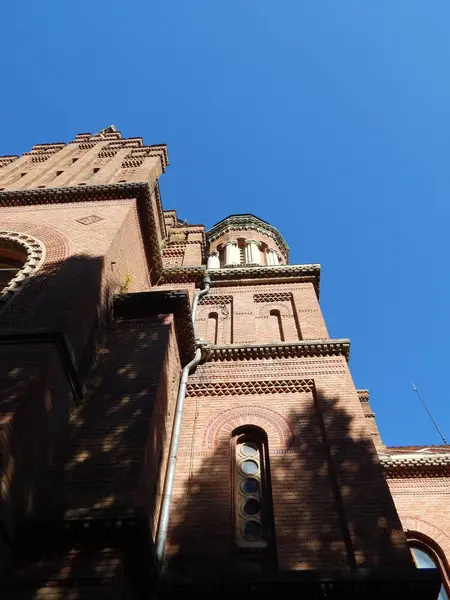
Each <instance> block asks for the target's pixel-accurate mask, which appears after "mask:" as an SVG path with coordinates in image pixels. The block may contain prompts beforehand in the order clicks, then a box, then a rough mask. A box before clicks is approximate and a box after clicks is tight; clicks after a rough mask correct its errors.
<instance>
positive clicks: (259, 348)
mask: <svg viewBox="0 0 450 600" xmlns="http://www.w3.org/2000/svg"><path fill="white" fill-rule="evenodd" d="M207 352H208V357H209V360H212V361H223V360H242V359H248V358H293V357H310V356H344V357H345V359H346V360H347V361H348V358H349V353H350V341H349V340H345V339H344V340H303V341H301V342H295V343H292V342H281V343H279V344H248V345H238V344H234V345H232V346H231V345H230V346H210V347H209V348H208V350H207Z"/></svg>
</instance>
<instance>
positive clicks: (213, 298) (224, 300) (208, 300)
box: [198, 294, 233, 306]
mask: <svg viewBox="0 0 450 600" xmlns="http://www.w3.org/2000/svg"><path fill="white" fill-rule="evenodd" d="M230 302H233V296H222V295H221V294H208V295H207V296H203V298H202V299H201V300H200V302H199V303H198V305H199V306H217V305H218V304H229V303H230Z"/></svg>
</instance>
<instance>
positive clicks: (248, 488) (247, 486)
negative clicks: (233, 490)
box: [241, 477, 259, 494]
mask: <svg viewBox="0 0 450 600" xmlns="http://www.w3.org/2000/svg"><path fill="white" fill-rule="evenodd" d="M241 490H242V491H243V492H244V494H257V493H258V491H259V483H258V482H257V481H256V479H253V478H252V477H248V478H247V479H244V481H243V482H242V483H241Z"/></svg>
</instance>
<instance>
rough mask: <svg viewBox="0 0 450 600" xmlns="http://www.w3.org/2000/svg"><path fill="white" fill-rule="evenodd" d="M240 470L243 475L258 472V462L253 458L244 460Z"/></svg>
mask: <svg viewBox="0 0 450 600" xmlns="http://www.w3.org/2000/svg"><path fill="white" fill-rule="evenodd" d="M241 471H242V472H243V473H244V474H245V475H255V474H256V473H257V472H258V463H257V462H256V461H255V460H244V462H243V463H242V464H241Z"/></svg>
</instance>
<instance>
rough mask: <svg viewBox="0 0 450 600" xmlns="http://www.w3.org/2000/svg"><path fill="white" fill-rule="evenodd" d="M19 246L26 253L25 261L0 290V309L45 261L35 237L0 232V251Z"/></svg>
mask: <svg viewBox="0 0 450 600" xmlns="http://www.w3.org/2000/svg"><path fill="white" fill-rule="evenodd" d="M17 246H21V248H23V249H24V250H25V251H26V253H27V260H26V262H25V264H24V266H23V267H22V268H21V269H20V271H19V272H18V273H17V275H16V276H15V277H14V278H13V279H11V281H10V282H9V283H8V285H7V286H6V287H4V288H3V289H2V290H0V308H3V307H4V306H5V304H6V303H7V302H8V301H9V300H10V299H11V298H12V297H13V296H14V295H15V294H16V293H17V292H19V291H20V290H21V289H22V287H23V286H24V284H25V283H26V282H27V280H28V279H29V278H30V277H31V276H32V275H33V274H34V273H35V272H36V271H37V270H38V269H39V267H40V266H41V265H42V264H43V262H44V260H45V246H44V244H42V242H40V241H39V240H38V239H36V238H35V237H32V236H31V235H27V234H24V233H18V232H15V231H0V251H1V249H2V248H14V247H17Z"/></svg>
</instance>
